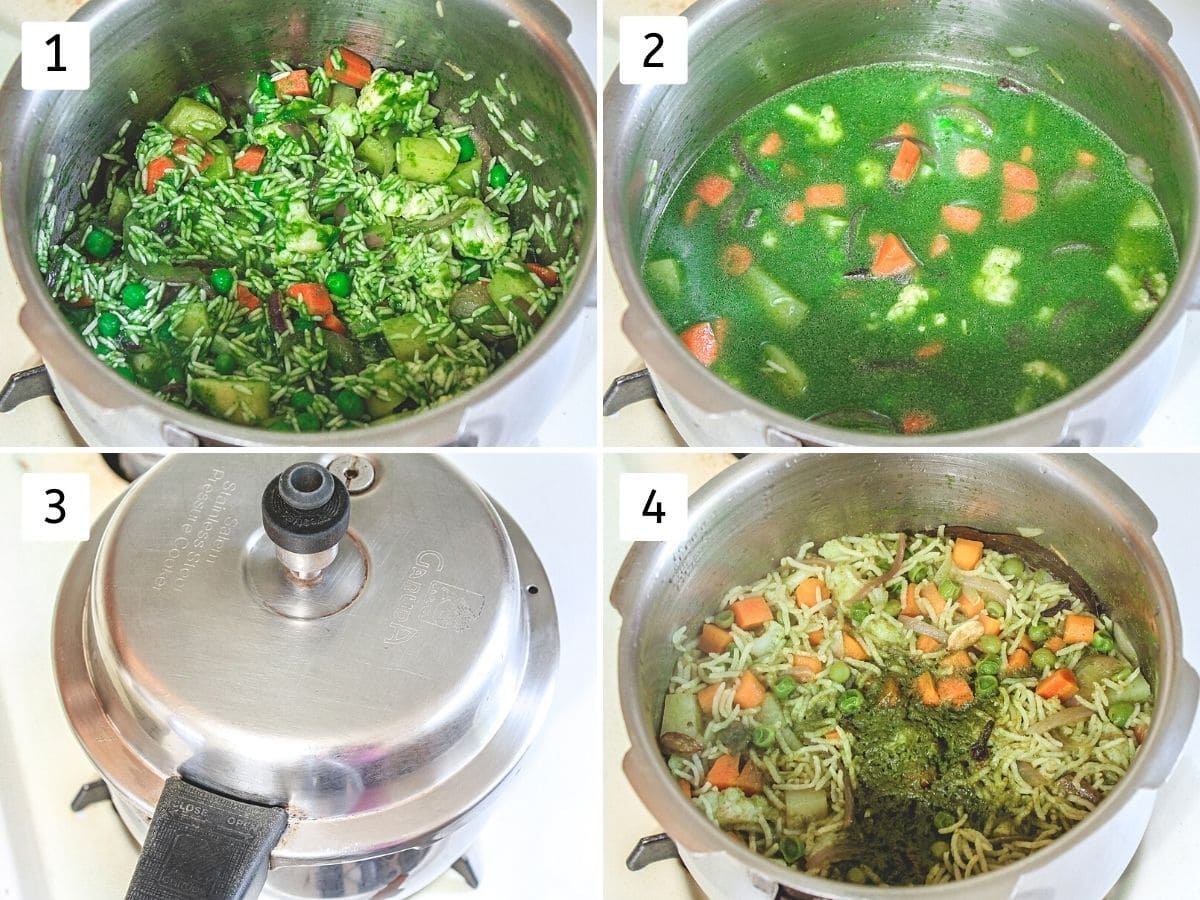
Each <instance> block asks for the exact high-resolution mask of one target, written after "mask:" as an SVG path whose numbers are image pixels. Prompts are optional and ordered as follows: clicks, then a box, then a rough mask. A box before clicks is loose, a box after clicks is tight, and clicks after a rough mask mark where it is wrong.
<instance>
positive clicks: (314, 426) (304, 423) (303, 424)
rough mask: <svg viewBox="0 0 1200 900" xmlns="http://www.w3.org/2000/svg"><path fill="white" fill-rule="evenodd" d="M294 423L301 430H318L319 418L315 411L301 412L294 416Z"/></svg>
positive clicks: (319, 425) (319, 426)
mask: <svg viewBox="0 0 1200 900" xmlns="http://www.w3.org/2000/svg"><path fill="white" fill-rule="evenodd" d="M296 424H297V425H299V426H300V430H301V431H320V430H321V420H320V418H319V417H318V416H317V414H316V413H310V412H302V413H300V415H298V416H296Z"/></svg>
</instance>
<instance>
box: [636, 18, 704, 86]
mask: <svg viewBox="0 0 1200 900" xmlns="http://www.w3.org/2000/svg"><path fill="white" fill-rule="evenodd" d="M619 31H620V35H619V37H620V45H621V72H620V77H621V84H687V79H688V22H687V19H686V18H684V17H683V16H622V17H621V22H620V26H619Z"/></svg>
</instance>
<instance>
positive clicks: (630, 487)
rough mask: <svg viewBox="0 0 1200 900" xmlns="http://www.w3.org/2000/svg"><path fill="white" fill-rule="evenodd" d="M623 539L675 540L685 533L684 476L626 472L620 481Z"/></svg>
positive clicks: (685, 491) (686, 484) (671, 473)
mask: <svg viewBox="0 0 1200 900" xmlns="http://www.w3.org/2000/svg"><path fill="white" fill-rule="evenodd" d="M619 499H620V508H619V517H620V534H621V540H623V541H675V540H679V539H680V538H682V537H683V536H684V535H685V534H687V524H688V483H687V476H686V475H684V474H682V473H678V472H667V473H657V472H655V473H640V472H635V473H629V472H626V473H624V474H622V475H621V481H620V498H619Z"/></svg>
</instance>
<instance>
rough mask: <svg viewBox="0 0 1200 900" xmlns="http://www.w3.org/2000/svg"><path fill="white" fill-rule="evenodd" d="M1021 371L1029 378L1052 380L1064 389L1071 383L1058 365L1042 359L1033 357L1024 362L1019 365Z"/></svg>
mask: <svg viewBox="0 0 1200 900" xmlns="http://www.w3.org/2000/svg"><path fill="white" fill-rule="evenodd" d="M1021 371H1022V372H1024V373H1025V374H1026V375H1028V376H1029V377H1030V378H1036V379H1039V380H1042V379H1044V380H1047V381H1052V382H1054V384H1056V385H1057V386H1058V387H1059V389H1060V390H1064V391H1065V390H1066V389H1067V385H1068V384H1070V383H1071V380H1070V379H1069V378H1067V375H1066V373H1065V372H1063V370H1062V369H1060V368H1058V366H1052V365H1050V363H1048V362H1046V361H1045V360H1043V359H1035V360H1031V361H1030V362H1027V363H1025V365H1023V366H1021Z"/></svg>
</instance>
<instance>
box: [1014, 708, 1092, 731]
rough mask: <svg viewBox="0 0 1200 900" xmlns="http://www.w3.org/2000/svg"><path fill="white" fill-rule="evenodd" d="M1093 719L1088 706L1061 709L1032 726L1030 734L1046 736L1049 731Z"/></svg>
mask: <svg viewBox="0 0 1200 900" xmlns="http://www.w3.org/2000/svg"><path fill="white" fill-rule="evenodd" d="M1091 717H1092V711H1091V710H1090V709H1088V708H1087V707H1086V706H1072V707H1069V708H1067V709H1060V710H1059V711H1058V712H1054V713H1051V714H1050V715H1048V716H1046V718H1044V719H1039V720H1038V721H1037V722H1034V723H1033V724H1032V725H1030V726H1029V733H1030V734H1045V733H1046V732H1047V731H1053V730H1054V729H1055V728H1063V727H1064V726H1067V725H1074V724H1076V723H1078V722H1083V721H1084V720H1086V719H1090V718H1091Z"/></svg>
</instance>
